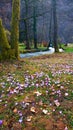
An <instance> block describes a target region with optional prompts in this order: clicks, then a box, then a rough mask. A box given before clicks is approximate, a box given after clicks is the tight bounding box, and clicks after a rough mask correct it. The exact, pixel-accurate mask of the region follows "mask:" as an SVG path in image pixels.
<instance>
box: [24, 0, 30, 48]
mask: <svg viewBox="0 0 73 130" xmlns="http://www.w3.org/2000/svg"><path fill="white" fill-rule="evenodd" d="M25 17H26V19H25V20H24V24H25V40H26V49H30V44H29V37H28V19H27V17H28V0H25Z"/></svg>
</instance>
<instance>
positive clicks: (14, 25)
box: [11, 0, 20, 58]
mask: <svg viewBox="0 0 73 130" xmlns="http://www.w3.org/2000/svg"><path fill="white" fill-rule="evenodd" d="M19 17H20V0H13V9H12V22H11V48H12V49H15V57H16V58H18V57H19V50H18V40H19Z"/></svg>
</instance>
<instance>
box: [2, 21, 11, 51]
mask: <svg viewBox="0 0 73 130" xmlns="http://www.w3.org/2000/svg"><path fill="white" fill-rule="evenodd" d="M0 48H1V51H2V50H3V49H9V48H10V46H9V43H8V40H7V37H6V33H5V29H4V27H3V25H2V20H1V19H0Z"/></svg>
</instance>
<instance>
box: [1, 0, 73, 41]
mask: <svg viewBox="0 0 73 130" xmlns="http://www.w3.org/2000/svg"><path fill="white" fill-rule="evenodd" d="M25 2H26V0H21V20H20V41H21V42H23V41H25V34H26V31H25V24H24V20H23V19H26V15H27V17H28V18H29V19H28V20H27V22H28V27H27V28H28V29H27V31H28V32H27V33H28V38H29V39H30V40H33V8H34V7H33V5H34V4H35V15H36V16H37V17H36V26H37V40H38V42H41V41H47V42H48V41H49V28H50V19H51V0H46V1H45V0H37V1H36V0H28V4H27V9H26V5H25ZM11 8H12V0H0V17H1V18H2V19H3V25H4V26H5V28H7V29H9V30H10V24H11V23H10V22H11V13H12V9H11ZM26 10H27V14H26ZM57 18H58V39H59V40H60V41H61V42H63V43H72V42H73V1H72V0H58V1H57ZM52 24H53V23H52ZM52 30H53V29H52ZM52 34H53V31H52Z"/></svg>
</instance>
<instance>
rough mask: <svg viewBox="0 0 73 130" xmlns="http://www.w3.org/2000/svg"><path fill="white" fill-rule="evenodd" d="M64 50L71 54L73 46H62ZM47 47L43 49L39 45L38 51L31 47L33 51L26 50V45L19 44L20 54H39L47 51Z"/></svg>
mask: <svg viewBox="0 0 73 130" xmlns="http://www.w3.org/2000/svg"><path fill="white" fill-rule="evenodd" d="M62 48H64V51H65V52H68V53H71V52H73V44H69V45H68V46H64V44H62ZM46 50H47V47H43V45H42V46H39V45H38V49H34V48H33V46H31V49H25V45H24V43H20V44H19V51H20V53H30V52H39V51H46Z"/></svg>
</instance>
